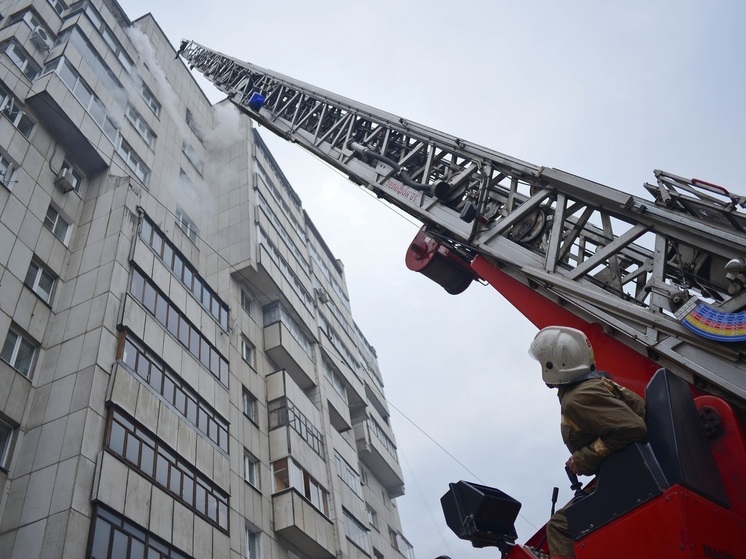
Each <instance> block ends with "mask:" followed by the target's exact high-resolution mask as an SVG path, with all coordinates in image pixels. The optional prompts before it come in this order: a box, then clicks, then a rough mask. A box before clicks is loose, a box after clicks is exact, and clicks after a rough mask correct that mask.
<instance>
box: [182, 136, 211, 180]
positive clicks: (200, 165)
mask: <svg viewBox="0 0 746 559" xmlns="http://www.w3.org/2000/svg"><path fill="white" fill-rule="evenodd" d="M181 151H183V152H184V155H186V157H187V159H188V160H189V163H191V164H192V165H193V166H194V168H195V169H196V171H197V172H198V173H199V174H200V175H201V174H202V173H203V172H204V167H205V164H204V162H203V161H202V158H201V157H200V156H199V153H197V150H196V149H194V147H192V145H191V144H190V143H189V142H187V141H186V140H183V141H182V142H181Z"/></svg>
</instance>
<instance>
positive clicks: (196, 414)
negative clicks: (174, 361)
mask: <svg viewBox="0 0 746 559" xmlns="http://www.w3.org/2000/svg"><path fill="white" fill-rule="evenodd" d="M121 336H122V338H121V345H120V350H119V354H118V358H119V359H120V360H121V361H122V363H124V364H125V365H126V367H125V368H126V369H128V370H129V371H130V372H132V373H133V374H135V375H137V376H139V377H140V378H142V379H143V381H144V382H146V383H147V384H149V385H150V386H151V387H152V388H153V389H154V390H155V392H156V393H157V394H158V395H160V397H161V399H163V400H165V401H166V402H168V403H169V404H171V405H173V406H174V408H175V409H176V411H177V412H178V413H179V414H180V415H181V416H182V417H184V418H185V419H186V420H187V421H189V422H190V423H191V424H192V425H194V426H195V427H196V428H197V430H199V431H200V432H201V433H202V434H203V435H204V436H205V438H207V439H209V440H210V441H212V442H213V443H214V444H215V445H216V446H217V447H218V448H220V449H221V450H222V451H223V452H225V453H228V451H229V449H228V422H227V421H226V420H225V419H223V417H222V416H221V415H220V414H219V413H218V412H217V411H215V408H213V407H212V406H210V404H208V403H207V401H206V400H205V399H204V398H202V396H200V395H199V393H198V392H197V391H196V390H194V389H193V388H192V387H191V386H190V385H189V384H187V383H186V382H185V381H184V380H183V379H182V378H181V377H180V376H179V375H177V374H176V373H175V372H174V371H173V370H171V369H169V368H168V367H167V366H166V365H165V364H164V363H163V361H162V360H161V359H160V358H159V357H158V356H156V355H155V354H154V353H153V352H152V351H151V350H150V349H148V348H147V347H146V346H145V345H144V344H142V343H141V342H140V341H139V340H138V339H137V338H135V337H134V336H133V335H132V334H131V333H130V332H125V333H122V335H121Z"/></svg>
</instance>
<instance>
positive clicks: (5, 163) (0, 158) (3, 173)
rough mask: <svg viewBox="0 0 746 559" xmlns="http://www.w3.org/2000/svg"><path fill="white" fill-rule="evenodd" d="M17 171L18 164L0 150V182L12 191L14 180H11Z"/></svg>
mask: <svg viewBox="0 0 746 559" xmlns="http://www.w3.org/2000/svg"><path fill="white" fill-rule="evenodd" d="M17 171H18V166H17V165H16V164H15V163H14V162H13V160H12V159H10V157H8V156H7V155H6V154H5V153H4V152H2V151H0V184H2V185H3V186H4V187H5V188H7V189H8V190H10V191H12V190H13V183H14V182H16V181H15V180H13V177H15V176H16V172H17Z"/></svg>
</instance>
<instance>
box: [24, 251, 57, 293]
mask: <svg viewBox="0 0 746 559" xmlns="http://www.w3.org/2000/svg"><path fill="white" fill-rule="evenodd" d="M56 281H57V280H56V278H55V277H54V275H53V274H52V273H51V272H50V271H49V270H47V269H46V268H45V267H44V266H43V265H42V264H41V263H39V262H37V261H36V260H32V261H31V264H29V267H28V271H27V272H26V280H25V282H24V283H25V284H26V286H27V287H28V288H29V289H31V291H33V292H34V293H36V294H37V295H38V296H39V297H41V298H42V300H43V301H44V302H45V303H49V302H50V301H51V299H52V292H53V291H54V285H55V283H56Z"/></svg>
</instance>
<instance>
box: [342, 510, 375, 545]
mask: <svg viewBox="0 0 746 559" xmlns="http://www.w3.org/2000/svg"><path fill="white" fill-rule="evenodd" d="M342 512H343V513H344V518H343V520H344V527H345V535H346V536H347V539H348V540H350V541H351V542H352V543H354V544H355V545H356V546H357V547H359V548H360V549H362V550H363V551H365V553H367V554H368V555H370V549H371V548H370V538H369V537H368V530H367V529H366V528H365V526H363V525H362V524H361V523H360V522H359V521H358V519H357V518H355V517H354V516H352V514H351V513H350V512H349V511H348V510H347V509H345V508H343V509H342Z"/></svg>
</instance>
